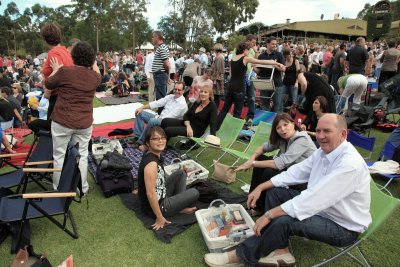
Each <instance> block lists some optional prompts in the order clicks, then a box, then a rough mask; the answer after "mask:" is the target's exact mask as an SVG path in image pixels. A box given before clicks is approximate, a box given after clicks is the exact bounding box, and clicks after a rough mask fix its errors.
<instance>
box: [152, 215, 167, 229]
mask: <svg viewBox="0 0 400 267" xmlns="http://www.w3.org/2000/svg"><path fill="white" fill-rule="evenodd" d="M169 223H171V222H170V221H168V220H167V219H165V218H164V216H162V217H159V218H157V219H156V222H155V223H154V224H152V225H151V226H152V227H153V230H156V231H157V230H158V229H160V228H164V225H165V224H169Z"/></svg>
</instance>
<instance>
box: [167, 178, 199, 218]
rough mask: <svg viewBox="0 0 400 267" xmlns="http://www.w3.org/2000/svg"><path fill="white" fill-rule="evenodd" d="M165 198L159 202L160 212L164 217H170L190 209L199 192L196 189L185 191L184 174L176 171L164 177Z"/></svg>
mask: <svg viewBox="0 0 400 267" xmlns="http://www.w3.org/2000/svg"><path fill="white" fill-rule="evenodd" d="M165 186H166V188H167V196H166V198H164V199H163V201H162V202H161V205H160V208H161V212H162V214H163V215H164V216H165V217H171V216H174V215H175V214H177V213H179V212H180V211H181V210H182V209H184V208H186V207H190V205H193V204H194V203H195V202H196V201H197V199H198V198H199V191H197V189H196V188H190V189H188V190H186V173H185V172H184V171H183V170H177V171H175V172H173V173H171V175H169V176H167V177H165Z"/></svg>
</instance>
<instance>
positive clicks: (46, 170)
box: [22, 168, 61, 172]
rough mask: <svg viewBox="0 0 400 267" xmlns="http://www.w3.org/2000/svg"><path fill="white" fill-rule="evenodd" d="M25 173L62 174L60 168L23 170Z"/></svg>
mask: <svg viewBox="0 0 400 267" xmlns="http://www.w3.org/2000/svg"><path fill="white" fill-rule="evenodd" d="M22 171H23V172H61V169H60V168H51V169H49V168H22Z"/></svg>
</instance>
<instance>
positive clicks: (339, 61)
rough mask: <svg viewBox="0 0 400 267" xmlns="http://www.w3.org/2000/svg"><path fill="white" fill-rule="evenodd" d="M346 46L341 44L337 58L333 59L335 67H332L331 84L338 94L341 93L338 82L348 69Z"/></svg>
mask: <svg viewBox="0 0 400 267" xmlns="http://www.w3.org/2000/svg"><path fill="white" fill-rule="evenodd" d="M345 49H346V45H345V44H343V43H342V44H340V46H339V50H338V51H337V52H336V54H335V57H334V58H333V66H332V79H331V84H332V86H333V87H334V88H335V90H336V92H339V88H338V86H337V81H338V80H339V78H340V77H342V76H343V74H344V72H345V69H346V51H345Z"/></svg>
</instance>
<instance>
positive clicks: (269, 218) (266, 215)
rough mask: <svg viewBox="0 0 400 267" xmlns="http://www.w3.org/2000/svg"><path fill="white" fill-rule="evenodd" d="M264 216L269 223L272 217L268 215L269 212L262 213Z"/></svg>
mask: <svg viewBox="0 0 400 267" xmlns="http://www.w3.org/2000/svg"><path fill="white" fill-rule="evenodd" d="M264 216H265V217H266V218H267V219H268V220H269V221H272V217H271V215H270V214H269V211H266V212H265V213H264Z"/></svg>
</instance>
